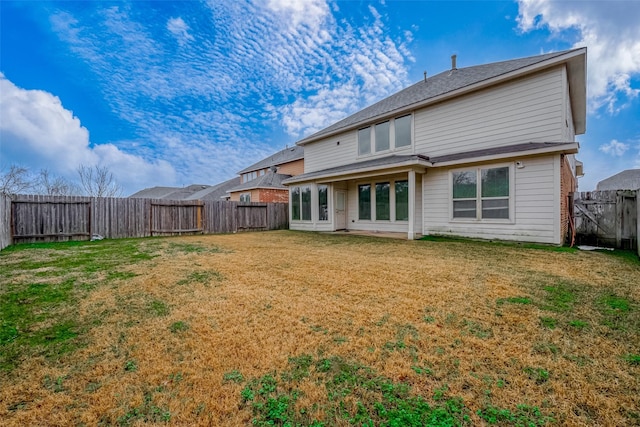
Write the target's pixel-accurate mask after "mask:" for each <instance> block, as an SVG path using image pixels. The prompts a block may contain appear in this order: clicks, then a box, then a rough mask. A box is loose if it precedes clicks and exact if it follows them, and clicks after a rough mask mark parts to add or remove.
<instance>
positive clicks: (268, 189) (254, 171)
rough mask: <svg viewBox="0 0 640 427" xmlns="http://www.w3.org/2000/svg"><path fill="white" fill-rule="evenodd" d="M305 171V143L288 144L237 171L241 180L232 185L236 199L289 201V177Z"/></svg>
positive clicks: (268, 201) (233, 199)
mask: <svg viewBox="0 0 640 427" xmlns="http://www.w3.org/2000/svg"><path fill="white" fill-rule="evenodd" d="M302 172H304V147H300V146H294V147H287V148H285V149H284V150H281V151H278V152H277V153H275V154H272V155H271V156H269V157H266V158H264V159H262V160H260V161H259V162H257V163H254V164H253V165H251V166H249V167H248V168H245V169H243V170H241V171H240V172H238V175H240V184H239V185H236V186H235V187H233V188H231V189H229V190H228V191H227V193H228V194H229V200H232V201H236V202H263V203H288V202H289V188H288V187H287V186H285V185H283V184H282V181H284V180H285V179H287V178H291V177H293V176H296V175H300V174H301V173H302Z"/></svg>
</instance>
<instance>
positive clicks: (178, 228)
mask: <svg viewBox="0 0 640 427" xmlns="http://www.w3.org/2000/svg"><path fill="white" fill-rule="evenodd" d="M203 210H204V204H203V203H201V202H197V203H194V202H188V203H184V202H182V203H181V202H178V201H173V202H160V201H153V202H151V215H149V223H150V224H149V229H150V230H151V235H152V236H158V235H164V236H166V235H181V234H185V233H187V234H193V233H203V232H204V227H203V224H202V217H203Z"/></svg>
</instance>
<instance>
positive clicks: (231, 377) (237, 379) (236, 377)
mask: <svg viewBox="0 0 640 427" xmlns="http://www.w3.org/2000/svg"><path fill="white" fill-rule="evenodd" d="M222 380H223V381H224V382H225V383H228V382H233V383H236V384H240V383H243V382H244V376H243V375H242V374H241V373H240V371H238V370H237V369H234V370H233V371H230V372H226V373H225V374H224V375H223V376H222Z"/></svg>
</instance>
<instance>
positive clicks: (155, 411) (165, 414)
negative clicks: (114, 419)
mask: <svg viewBox="0 0 640 427" xmlns="http://www.w3.org/2000/svg"><path fill="white" fill-rule="evenodd" d="M170 420H171V412H170V411H169V408H167V407H162V406H157V405H156V404H155V403H154V402H153V393H152V392H146V393H145V394H144V398H143V402H142V403H141V404H140V405H139V406H136V407H134V408H129V409H127V410H126V412H125V413H124V414H123V415H121V416H120V417H118V425H121V426H130V425H134V424H139V421H141V422H144V423H161V422H162V423H168V422H169V421H170Z"/></svg>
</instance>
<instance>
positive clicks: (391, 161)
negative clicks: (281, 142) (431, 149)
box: [285, 154, 429, 184]
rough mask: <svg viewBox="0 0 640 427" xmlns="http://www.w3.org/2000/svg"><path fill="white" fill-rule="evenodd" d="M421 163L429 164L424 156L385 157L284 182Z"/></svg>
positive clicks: (299, 176)
mask: <svg viewBox="0 0 640 427" xmlns="http://www.w3.org/2000/svg"><path fill="white" fill-rule="evenodd" d="M421 162H429V158H428V157H426V156H421V155H419V154H407V155H403V156H397V155H393V156H387V157H381V158H378V159H372V160H365V161H364V162H357V163H351V164H348V165H342V166H336V167H334V168H329V169H323V170H319V171H315V172H308V173H304V174H302V175H296V176H294V177H293V178H292V179H288V180H286V181H285V184H289V183H290V182H294V181H304V180H307V179H313V178H316V177H319V176H327V175H340V174H343V173H351V172H358V171H359V170H362V169H368V168H377V167H384V166H386V167H392V166H396V165H397V166H400V165H402V164H406V163H421Z"/></svg>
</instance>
